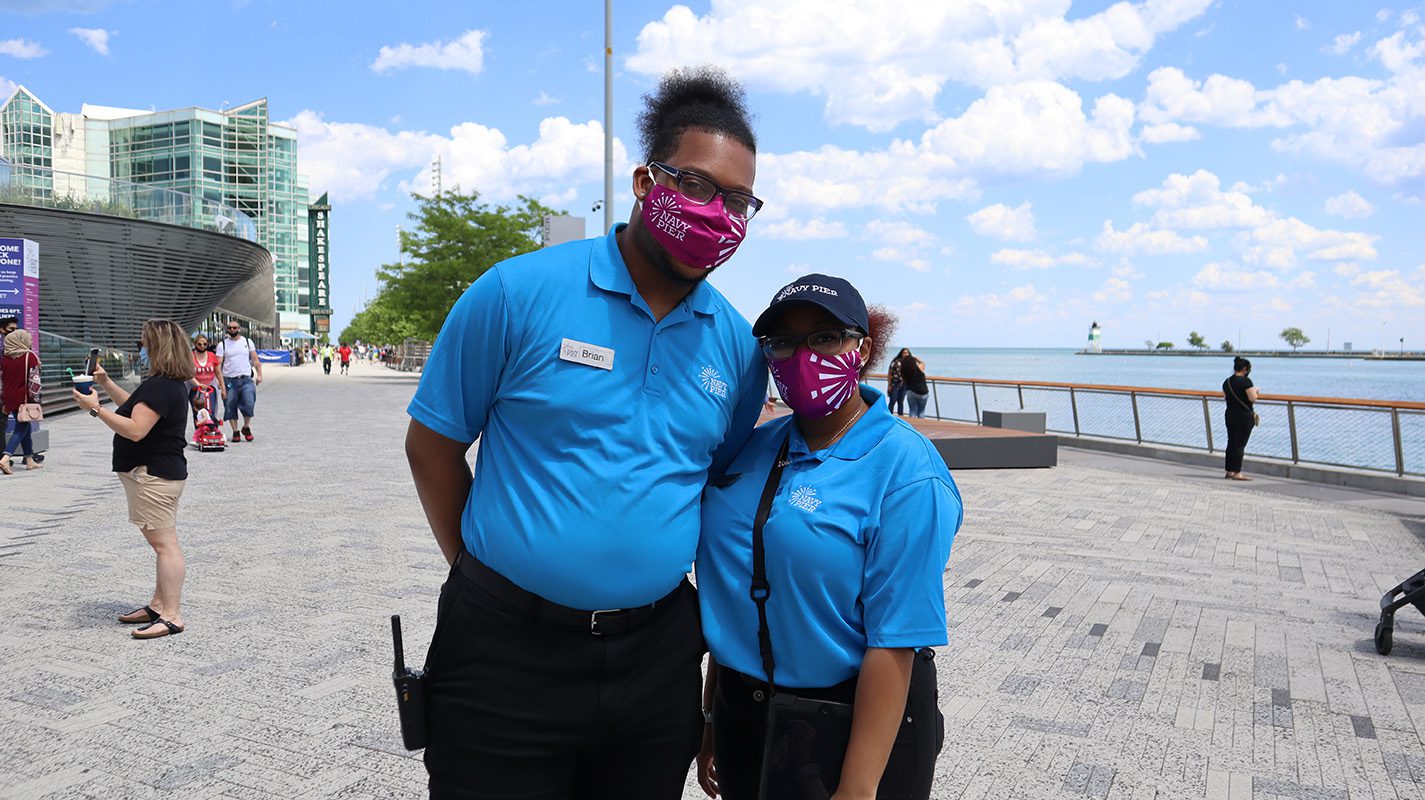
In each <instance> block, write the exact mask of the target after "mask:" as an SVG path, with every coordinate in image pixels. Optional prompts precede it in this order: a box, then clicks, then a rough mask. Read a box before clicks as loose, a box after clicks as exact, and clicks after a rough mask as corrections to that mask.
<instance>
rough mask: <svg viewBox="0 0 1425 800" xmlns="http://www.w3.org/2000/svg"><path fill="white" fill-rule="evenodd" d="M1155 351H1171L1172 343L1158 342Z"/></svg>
mask: <svg viewBox="0 0 1425 800" xmlns="http://www.w3.org/2000/svg"><path fill="white" fill-rule="evenodd" d="M1156 349H1158V350H1171V349H1173V343H1172V342H1158V347H1157V348H1156Z"/></svg>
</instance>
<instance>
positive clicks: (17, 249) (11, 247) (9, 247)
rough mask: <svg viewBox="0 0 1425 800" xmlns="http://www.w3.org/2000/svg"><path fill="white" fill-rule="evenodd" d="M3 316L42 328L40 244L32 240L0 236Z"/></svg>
mask: <svg viewBox="0 0 1425 800" xmlns="http://www.w3.org/2000/svg"><path fill="white" fill-rule="evenodd" d="M0 317H15V318H16V319H18V320H19V321H20V327H21V328H24V329H26V330H28V331H38V330H39V329H40V246H39V244H38V243H36V242H32V241H30V240H29V239H0Z"/></svg>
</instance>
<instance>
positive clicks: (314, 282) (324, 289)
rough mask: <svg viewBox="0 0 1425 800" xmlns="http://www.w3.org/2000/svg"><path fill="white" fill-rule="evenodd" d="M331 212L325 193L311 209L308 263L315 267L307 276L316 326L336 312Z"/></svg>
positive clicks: (308, 228) (308, 233) (308, 224)
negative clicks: (332, 290)
mask: <svg viewBox="0 0 1425 800" xmlns="http://www.w3.org/2000/svg"><path fill="white" fill-rule="evenodd" d="M331 210H332V207H331V205H330V204H329V203H328V202H327V196H326V193H325V192H323V193H322V196H321V197H320V198H318V199H317V202H315V203H313V204H312V205H310V206H308V207H307V263H308V264H310V265H311V271H310V272H309V273H308V277H307V281H308V284H307V285H308V304H309V305H310V306H311V313H312V321H313V322H314V323H315V322H316V321H317V318H318V317H323V316H330V315H331V313H332V304H331V253H330V250H329V249H328V246H327V245H328V243H327V233H328V231H327V223H328V222H329V221H330V220H329V218H330V216H331Z"/></svg>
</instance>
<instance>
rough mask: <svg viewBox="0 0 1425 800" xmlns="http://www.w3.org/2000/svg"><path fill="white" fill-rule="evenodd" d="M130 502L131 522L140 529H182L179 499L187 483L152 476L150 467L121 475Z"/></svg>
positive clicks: (121, 481) (125, 493)
mask: <svg viewBox="0 0 1425 800" xmlns="http://www.w3.org/2000/svg"><path fill="white" fill-rule="evenodd" d="M117 474H118V476H119V483H121V484H123V485H124V495H125V496H126V497H128V499H129V522H132V523H133V524H135V525H137V526H139V527H140V528H151V529H155V528H176V527H178V498H180V497H182V496H183V484H185V483H187V481H170V480H168V479H167V478H155V477H154V476H152V475H150V474H148V467H134V468H133V469H132V470H130V471H129V472H120V473H117Z"/></svg>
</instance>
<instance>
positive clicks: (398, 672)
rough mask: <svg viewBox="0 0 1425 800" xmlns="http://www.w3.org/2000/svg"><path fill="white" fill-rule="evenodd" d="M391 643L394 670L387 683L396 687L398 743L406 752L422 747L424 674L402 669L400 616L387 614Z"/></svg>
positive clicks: (425, 737)
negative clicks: (399, 742) (399, 739)
mask: <svg viewBox="0 0 1425 800" xmlns="http://www.w3.org/2000/svg"><path fill="white" fill-rule="evenodd" d="M391 641H392V643H393V644H394V645H395V649H396V660H395V669H394V670H393V671H392V673H391V682H392V683H394V684H395V685H396V710H397V711H398V712H399V714H400V718H401V742H402V744H404V745H405V746H406V749H407V750H419V749H421V748H422V747H425V746H426V741H427V739H428V729H427V728H426V693H425V673H423V672H421V671H420V670H418V669H409V668H407V667H406V653H405V648H404V647H402V645H401V616H400V615H399V614H393V615H391Z"/></svg>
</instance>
